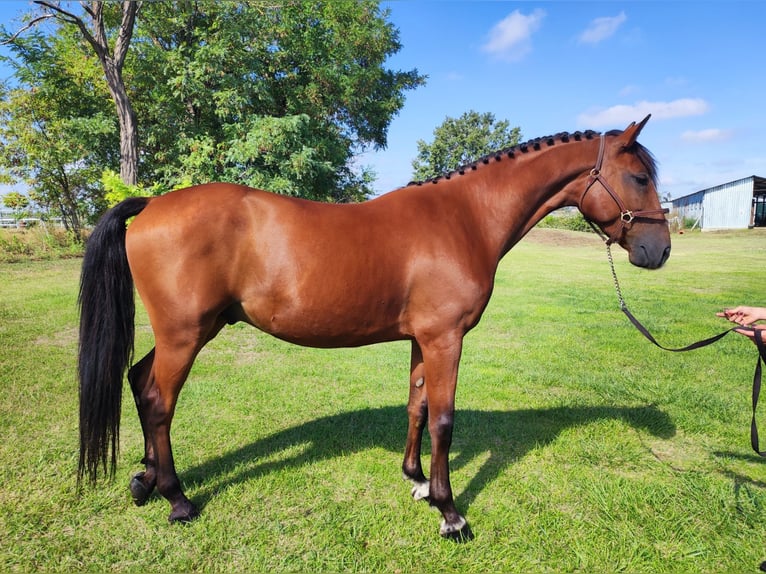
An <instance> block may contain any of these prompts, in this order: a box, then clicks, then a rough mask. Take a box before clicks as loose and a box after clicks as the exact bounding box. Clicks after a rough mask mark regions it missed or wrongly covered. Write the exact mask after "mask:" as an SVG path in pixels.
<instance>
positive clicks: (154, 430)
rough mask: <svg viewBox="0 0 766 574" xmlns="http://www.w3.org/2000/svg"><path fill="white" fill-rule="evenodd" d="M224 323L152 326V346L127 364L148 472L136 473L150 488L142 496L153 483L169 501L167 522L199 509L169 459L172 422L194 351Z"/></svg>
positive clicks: (189, 517)
mask: <svg viewBox="0 0 766 574" xmlns="http://www.w3.org/2000/svg"><path fill="white" fill-rule="evenodd" d="M224 324H225V321H224V320H223V319H217V320H216V321H215V322H214V323H213V324H212V325H211V326H210V328H209V329H204V328H203V329H199V330H197V329H195V330H191V329H189V330H183V329H173V331H172V332H170V333H157V332H156V331H155V338H156V347H155V349H154V351H153V352H152V353H149V355H147V356H146V357H144V359H142V361H141V362H139V363H138V364H137V365H136V366H135V367H134V369H132V370H131V373H132V375H133V378H132V379H131V385H132V386H133V389H134V393H135V394H136V397H137V398H136V403H137V404H138V411H139V417H140V419H141V426H142V428H143V431H144V440H145V442H146V458H145V464H146V472H145V473H144V474H143V475H140V474H139V475H137V476H136V477H135V479H137V480H138V481H139V482H140V484H141V486H142V487H144V488H145V489H146V490H147V491H148V492H147V494H146V497H148V496H149V494H151V491H152V489H153V487H154V486H155V485H156V488H157V490H158V491H159V493H160V494H161V495H162V496H163V497H164V498H166V499H167V500H168V502H170V506H171V512H170V516H169V518H168V519H169V520H170V521H171V522H188V521H190V520H192V519H194V518H196V517H197V516H198V515H199V511H198V510H197V508H196V507H195V506H194V504H192V502H191V501H190V500H189V499H188V498H187V497H186V495H185V494H184V493H183V490H182V488H181V482H180V480H179V479H178V474H177V473H176V469H175V463H174V461H173V450H172V448H171V444H170V426H171V423H172V420H173V414H174V412H175V407H176V402H177V401H178V395H179V393H180V392H181V387H182V386H183V384H184V382H185V381H186V377H187V376H188V374H189V371H190V370H191V366H192V363H193V362H194V359H195V357H196V356H197V353H198V352H199V351H200V349H202V347H203V346H204V345H205V343H207V342H208V341H209V340H210V339H212V338H213V337H214V336H215V335H216V334H217V333H218V332H219V331H220V330H221V328H222V327H223V325H224ZM195 333H196V336H195ZM135 490H138V491H139V495H141V492H140V491H141V488H140V487H138V486H137V484H136V482H135V481H131V493H133V495H134V498H135V497H136V493H135ZM140 498H141V497H140V496H139V500H137V502H139V501H140Z"/></svg>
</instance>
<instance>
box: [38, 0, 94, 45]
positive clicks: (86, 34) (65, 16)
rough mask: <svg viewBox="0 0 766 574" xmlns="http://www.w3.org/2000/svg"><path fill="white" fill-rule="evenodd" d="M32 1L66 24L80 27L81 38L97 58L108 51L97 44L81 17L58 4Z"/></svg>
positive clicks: (44, 0) (43, 0) (42, 0)
mask: <svg viewBox="0 0 766 574" xmlns="http://www.w3.org/2000/svg"><path fill="white" fill-rule="evenodd" d="M34 3H35V4H37V5H39V6H42V7H43V8H47V9H48V10H51V11H52V12H53V13H52V14H51V16H52V17H54V18H57V19H59V20H62V21H64V22H66V23H68V24H74V25H75V26H77V27H78V28H79V29H80V32H81V33H82V35H83V38H85V39H86V40H87V41H88V43H89V44H90V45H91V46H93V49H94V50H95V52H96V54H97V55H98V57H99V59H103V58H104V57H105V56H106V55H107V53H108V52H107V50H106V49H105V47H104V46H102V45H101V44H99V43H98V41H97V40H96V39H95V38H94V37H93V35H92V34H91V33H90V30H88V27H87V26H86V25H85V22H83V21H82V18H80V17H79V16H76V15H75V14H72V13H71V12H69V11H67V10H64V9H63V8H62V7H61V6H59V5H58V4H52V3H50V2H47V1H46V0H34Z"/></svg>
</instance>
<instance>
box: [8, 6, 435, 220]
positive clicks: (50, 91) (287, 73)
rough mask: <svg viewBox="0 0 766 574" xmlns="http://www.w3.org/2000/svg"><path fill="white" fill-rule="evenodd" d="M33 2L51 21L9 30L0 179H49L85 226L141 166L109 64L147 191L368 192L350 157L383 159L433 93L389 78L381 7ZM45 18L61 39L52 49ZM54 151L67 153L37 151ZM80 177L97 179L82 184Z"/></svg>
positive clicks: (387, 31) (393, 37)
mask: <svg viewBox="0 0 766 574" xmlns="http://www.w3.org/2000/svg"><path fill="white" fill-rule="evenodd" d="M36 3H37V4H38V5H39V6H41V7H42V8H44V9H45V11H44V13H43V14H42V15H40V14H39V13H36V14H32V15H28V16H27V21H28V24H27V25H26V26H25V27H24V28H23V29H22V30H21V31H19V32H17V33H16V34H14V35H10V34H9V33H7V32H4V31H3V35H4V36H5V38H7V39H8V40H7V41H6V43H9V42H10V46H11V49H12V50H13V52H14V56H15V61H14V64H15V65H16V71H17V73H16V78H17V80H18V84H19V85H18V88H17V89H14V90H8V89H6V90H5V92H4V93H2V94H0V96H1V97H0V99H2V102H1V103H2V106H3V110H4V112H0V147H2V146H3V141H2V135H3V134H9V137H10V140H9V141H11V142H12V143H13V145H10V146H6V147H7V150H6V151H7V152H8V153H3V152H2V149H0V169H3V168H4V169H5V170H6V171H7V172H14V175H15V176H16V177H21V178H27V180H29V181H31V180H34V181H35V182H41V181H42V179H41V177H40V176H41V175H43V174H49V175H50V177H49V178H48V179H47V181H48V182H49V183H50V184H51V185H53V182H54V181H58V182H59V185H60V191H59V197H61V198H62V199H66V198H68V199H67V205H69V204H71V205H74V204H77V205H79V208H78V209H80V211H79V213H80V216H81V217H83V216H85V215H88V214H89V212H93V211H95V212H98V211H100V210H102V209H103V208H104V206H105V202H104V201H103V194H104V184H103V183H102V182H103V181H106V180H104V179H103V178H102V177H101V174H102V173H103V172H104V171H106V170H110V169H111V170H113V169H114V168H115V167H116V166H119V169H120V173H121V174H123V175H124V172H123V166H124V161H121V160H124V159H125V158H126V157H127V156H130V155H132V152H131V153H126V152H125V151H124V148H123V146H122V145H121V144H120V141H121V140H122V141H124V138H122V137H118V136H123V135H124V133H125V124H126V122H125V117H130V114H129V113H127V114H121V113H118V114H116V115H115V113H114V109H115V108H114V105H115V100H117V101H118V104H119V102H120V101H122V100H123V99H124V98H123V99H121V98H120V97H118V96H119V94H117V93H116V90H115V88H114V86H113V85H111V84H110V82H109V81H104V79H105V76H106V78H107V80H108V79H109V77H110V76H109V73H110V72H109V70H108V68H109V69H111V68H110V66H112V68H114V70H113V72H114V73H116V72H120V73H121V75H120V76H119V78H118V79H119V80H120V81H122V82H123V84H122V87H123V88H126V90H127V92H126V93H127V96H129V99H128V100H126V101H127V102H128V103H129V104H130V106H131V108H132V110H133V113H134V114H135V118H136V120H137V121H136V122H133V125H136V124H137V125H138V126H139V135H140V138H139V139H138V145H139V146H138V148H137V150H138V151H137V158H138V161H139V170H138V179H137V183H138V184H139V186H140V187H143V188H149V187H151V186H153V185H155V184H159V185H160V186H161V187H162V188H163V189H171V188H174V187H177V186H179V185H188V184H192V183H202V182H207V181H213V180H225V181H233V182H239V183H244V184H248V185H253V186H256V187H262V188H265V189H270V190H274V191H278V192H280V193H285V194H289V195H296V196H302V197H309V198H312V199H320V200H329V201H354V200H358V199H361V198H363V197H365V195H367V194H368V193H369V192H370V183H371V181H372V174H371V173H369V172H368V171H367V170H365V169H361V170H360V169H359V168H358V167H356V166H355V164H354V157H355V155H356V154H358V153H359V152H361V151H362V150H365V149H367V148H370V147H372V148H382V147H385V145H386V135H387V130H388V125H389V123H390V121H391V119H392V118H393V117H394V115H395V114H396V113H398V111H399V110H400V109H401V107H402V106H403V104H404V93H405V92H406V91H407V90H410V89H413V88H415V87H417V86H419V85H421V84H422V83H423V82H424V79H425V78H424V77H423V76H421V75H419V74H418V73H417V70H411V71H394V70H389V69H388V68H386V67H385V65H384V64H385V62H386V60H387V59H388V58H389V56H391V55H392V54H394V53H396V52H397V51H398V50H399V49H400V47H401V45H400V44H399V39H398V31H397V30H396V28H394V27H393V26H392V25H391V23H389V22H388V21H387V19H386V18H387V12H385V11H382V10H381V9H380V8H379V6H378V4H377V2H374V1H372V0H335V1H333V2H321V1H319V0H296V1H291V2H283V3H280V2H275V3H261V2H239V3H236V2H220V1H219V0H193V1H192V0H175V1H170V0H168V1H164V2H146V3H144V4H143V6H142V8H141V11H140V13H138V16H139V17H138V18H135V16H136V12H134V13H133V17H134V18H135V19H133V20H131V18H130V14H129V13H128V9H129V8H131V7H133V6H134V5H135V4H136V3H130V2H122V3H108V2H104V3H97V2H81V3H80V9H79V10H75V9H71V10H70V9H67V8H63V6H64V3H63V2H61V3H60V2H53V1H49V0H37V2H36ZM70 4H73V3H70ZM136 10H137V5H136ZM43 19H50V21H53V20H54V19H55V21H56V22H58V23H59V24H60V25H59V26H57V27H56V28H54V29H53V31H52V32H51V33H50V34H48V35H43V33H42V29H41V28H34V25H35V24H36V23H37V22H39V21H42V20H43ZM30 29H32V33H29V30H30ZM128 30H131V33H128ZM21 32H24V34H21ZM107 39H111V40H109V41H107ZM128 43H129V44H130V49H129V50H128V49H127V48H128ZM110 45H112V46H114V47H113V49H112V50H111V51H109V46H110ZM99 46H100V47H99ZM110 54H111V55H110ZM41 62H45V65H42V64H41ZM110 62H112V64H110ZM96 72H97V73H96ZM117 84H118V85H119V82H117ZM42 92H45V93H46V94H47V95H48V97H49V102H50V105H49V106H48V107H47V108H45V99H44V98H40V97H38V94H39V93H42ZM25 98H26V100H25ZM17 104H24V105H21V106H18V107H17ZM119 107H120V106H119V105H118V109H119ZM25 110H26V111H25ZM123 116H125V117H123ZM88 122H91V123H90V124H88ZM128 123H131V122H128ZM88 126H90V130H89V129H88ZM14 133H16V134H17V135H16V136H14V135H13V134H14ZM46 138H47V141H49V142H55V143H56V144H57V145H56V146H54V148H55V149H56V150H57V153H56V154H49V155H44V154H43V153H42V151H43V150H44V149H45V145H44V143H45V141H46ZM59 144H60V145H59ZM67 153H68V155H67ZM99 167H100V168H101V169H100V171H99V170H98V168H99ZM85 170H93V172H98V173H93V172H88V173H87V178H86V177H80V178H78V179H77V185H76V186H72V185H71V179H72V177H73V176H74V175H75V174H79V173H81V172H82V175H83V176H85V175H86V174H85ZM54 173H58V174H59V177H58V180H56V179H55V178H53V177H52V176H53V174H54ZM64 173H65V174H66V175H67V177H66V178H64V177H61V174H64ZM0 175H1V174H0ZM125 179H128V180H130V179H131V178H125V177H123V181H125ZM109 181H111V183H114V182H113V180H111V179H110V180H109ZM86 184H87V185H86ZM34 185H37V183H34V184H33V186H34ZM134 187H135V186H133V185H128V186H126V187H125V189H134ZM48 189H49V190H50V191H51V197H53V191H52V189H53V188H52V187H49V188H48ZM154 189H156V188H154ZM123 191H124V190H123ZM86 208H87V209H86ZM72 213H74V211H73V212H72Z"/></svg>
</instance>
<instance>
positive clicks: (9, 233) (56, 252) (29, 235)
mask: <svg viewBox="0 0 766 574" xmlns="http://www.w3.org/2000/svg"><path fill="white" fill-rule="evenodd" d="M82 252H83V243H82V241H81V238H80V237H79V236H77V235H75V234H74V233H72V232H71V231H66V230H64V229H60V228H56V227H53V226H50V225H48V224H43V225H40V226H34V228H32V229H30V228H26V229H24V230H18V229H0V262H2V263H18V262H21V261H33V260H34V261H38V260H52V259H62V258H68V257H79V256H81V255H82Z"/></svg>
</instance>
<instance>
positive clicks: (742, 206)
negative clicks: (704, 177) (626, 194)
mask: <svg viewBox="0 0 766 574" xmlns="http://www.w3.org/2000/svg"><path fill="white" fill-rule="evenodd" d="M671 204H672V205H671V212H672V213H673V214H674V215H675V217H678V218H680V219H686V220H688V219H693V220H694V221H696V222H697V223H696V225H697V226H699V227H700V229H703V230H706V231H712V230H716V229H747V228H750V227H766V178H763V177H758V176H755V175H751V176H750V177H746V178H743V179H738V180H736V181H732V182H729V183H724V184H722V185H716V186H715V187H709V188H707V189H703V190H700V191H697V192H694V193H691V194H689V195H685V196H683V197H679V198H677V199H673V200H672V201H671Z"/></svg>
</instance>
